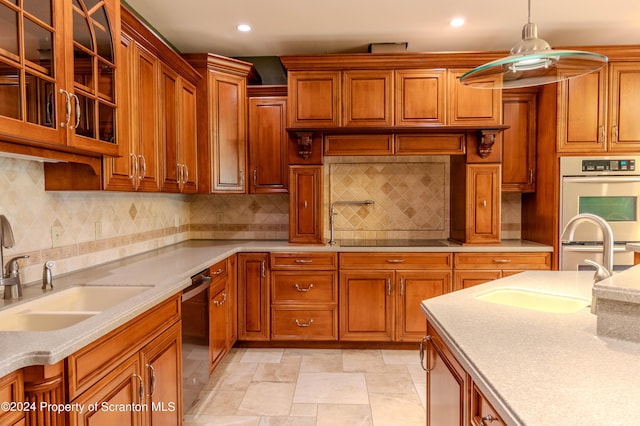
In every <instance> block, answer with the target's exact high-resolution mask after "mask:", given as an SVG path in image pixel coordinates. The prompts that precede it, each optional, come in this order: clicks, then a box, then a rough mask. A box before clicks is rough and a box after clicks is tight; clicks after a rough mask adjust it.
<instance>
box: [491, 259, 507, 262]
mask: <svg viewBox="0 0 640 426" xmlns="http://www.w3.org/2000/svg"><path fill="white" fill-rule="evenodd" d="M493 263H511V259H493Z"/></svg>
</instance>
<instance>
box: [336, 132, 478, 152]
mask: <svg viewBox="0 0 640 426" xmlns="http://www.w3.org/2000/svg"><path fill="white" fill-rule="evenodd" d="M465 146H466V135H465V132H455V133H431V132H430V133H425V134H420V133H396V134H392V133H382V134H366V135H358V134H344V135H343V134H331V135H325V137H324V155H456V154H464V153H465Z"/></svg>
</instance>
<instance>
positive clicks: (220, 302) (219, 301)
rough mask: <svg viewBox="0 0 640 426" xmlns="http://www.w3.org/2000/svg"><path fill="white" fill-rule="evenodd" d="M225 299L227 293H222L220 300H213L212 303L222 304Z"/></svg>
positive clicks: (218, 305)
mask: <svg viewBox="0 0 640 426" xmlns="http://www.w3.org/2000/svg"><path fill="white" fill-rule="evenodd" d="M226 301H227V293H222V300H214V301H213V304H214V305H216V306H217V307H220V306H222V305H224V302H226Z"/></svg>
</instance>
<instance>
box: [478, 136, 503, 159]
mask: <svg viewBox="0 0 640 426" xmlns="http://www.w3.org/2000/svg"><path fill="white" fill-rule="evenodd" d="M500 131H501V130H491V129H483V130H478V155H479V156H480V158H487V157H488V156H489V155H490V154H491V151H492V150H493V144H495V143H496V136H497V134H498V133H499V132H500Z"/></svg>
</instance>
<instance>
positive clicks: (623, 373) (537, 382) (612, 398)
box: [421, 267, 640, 426]
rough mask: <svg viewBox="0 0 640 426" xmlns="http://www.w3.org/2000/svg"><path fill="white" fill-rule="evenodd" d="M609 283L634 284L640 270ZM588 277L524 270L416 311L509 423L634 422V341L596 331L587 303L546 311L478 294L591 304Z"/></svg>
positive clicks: (637, 359) (637, 412)
mask: <svg viewBox="0 0 640 426" xmlns="http://www.w3.org/2000/svg"><path fill="white" fill-rule="evenodd" d="M615 280H616V281H617V282H618V283H620V282H622V281H623V280H628V281H629V282H638V280H640V267H634V268H631V269H629V270H627V271H624V272H621V273H619V274H616V276H615ZM592 281H593V272H566V271H562V272H558V271H531V272H524V273H521V274H518V275H514V276H511V277H507V278H503V279H499V280H496V281H492V282H490V283H487V284H483V285H480V286H476V287H471V288H468V289H465V290H461V291H457V292H454V293H450V294H446V295H444V296H440V297H437V298H434V299H429V300H425V301H423V302H422V304H421V308H422V311H423V313H424V314H425V315H426V317H427V319H428V320H429V322H430V323H431V324H432V325H433V326H434V327H435V329H436V331H437V332H438V333H439V334H440V335H441V337H442V338H443V340H444V341H445V343H446V344H447V346H449V348H450V349H451V351H452V353H453V354H454V356H455V357H456V359H458V361H459V362H460V363H461V365H462V366H463V367H464V368H465V370H467V372H468V373H469V375H470V376H471V378H472V380H473V381H474V382H476V383H477V384H478V387H479V388H480V390H481V391H482V392H483V393H484V394H485V396H486V397H487V398H488V399H489V401H490V402H491V404H492V405H493V406H494V408H495V409H496V410H497V411H498V413H499V414H500V416H502V418H503V420H504V421H505V422H506V423H507V424H509V425H530V426H537V425H540V426H542V425H563V426H570V425H581V426H585V425H625V426H630V425H635V424H638V422H639V420H638V419H640V404H638V401H640V386H638V375H639V374H640V344H638V343H631V342H627V341H622V340H616V339H611V338H606V337H600V336H597V335H596V320H597V317H596V316H595V315H593V314H591V313H590V309H589V307H585V308H582V309H581V310H579V311H578V312H575V313H549V312H539V311H534V310H529V309H524V308H518V307H513V306H507V305H501V304H496V303H490V302H486V301H482V300H478V299H476V296H477V295H481V294H484V293H487V292H489V291H492V290H494V289H497V288H505V287H506V288H518V289H526V290H533V291H542V292H549V293H555V294H560V295H566V296H572V297H578V298H581V299H584V300H588V301H590V300H591V289H592Z"/></svg>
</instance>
